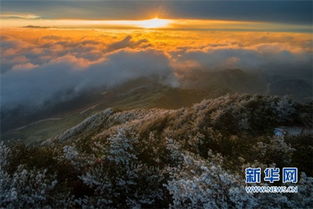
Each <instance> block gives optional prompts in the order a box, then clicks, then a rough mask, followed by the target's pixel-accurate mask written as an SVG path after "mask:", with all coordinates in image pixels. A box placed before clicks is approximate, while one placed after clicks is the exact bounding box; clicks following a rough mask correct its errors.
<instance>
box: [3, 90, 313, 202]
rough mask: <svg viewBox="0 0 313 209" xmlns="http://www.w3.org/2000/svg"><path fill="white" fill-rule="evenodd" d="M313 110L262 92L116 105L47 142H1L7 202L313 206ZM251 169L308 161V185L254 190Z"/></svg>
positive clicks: (302, 170)
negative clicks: (175, 103) (177, 103)
mask: <svg viewBox="0 0 313 209" xmlns="http://www.w3.org/2000/svg"><path fill="white" fill-rule="evenodd" d="M312 115H313V106H312V103H308V104H299V103H295V102H293V101H292V100H289V99H288V98H279V97H271V96H255V95H232V96H230V95H227V96H223V97H219V98H216V99H210V100H204V101H202V102H201V103H198V104H195V105H193V106H192V107H184V108H180V109H176V110H166V109H158V108H152V109H142V108H140V109H133V110H126V111H118V110H113V109H110V108H108V109H105V110H103V111H100V112H98V113H97V114H95V115H92V116H90V117H88V118H87V119H85V120H84V121H82V122H81V123H79V124H78V125H76V126H74V127H72V128H70V129H68V130H66V131H64V132H63V133H62V134H60V135H58V136H56V137H53V138H50V139H49V140H46V141H44V142H43V143H42V144H41V145H37V146H31V147H30V146H25V145H21V144H17V143H12V144H10V145H5V144H3V143H1V145H0V208H2V207H3V208H169V207H172V208H312V207H313V204H312V199H313V178H312V177H310V176H312V175H313V173H312V171H313V167H312V165H313V162H312V159H313V157H312V153H313V137H312ZM275 128H280V129H283V130H284V135H279V136H275V135H274V130H275ZM247 167H261V168H266V167H279V168H282V167H298V169H299V182H298V183H297V186H298V190H299V191H298V193H295V194H255V195H252V194H249V193H247V192H246V191H245V189H244V187H245V183H244V178H245V177H244V168H247ZM278 185H279V184H278Z"/></svg>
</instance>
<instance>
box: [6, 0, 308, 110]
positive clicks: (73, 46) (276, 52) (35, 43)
mask: <svg viewBox="0 0 313 209" xmlns="http://www.w3.org/2000/svg"><path fill="white" fill-rule="evenodd" d="M1 4H2V5H1V14H0V21H1V41H0V47H1V80H2V81H3V82H2V91H1V96H2V97H3V98H4V99H3V101H2V103H3V104H4V105H8V106H12V105H13V104H14V105H16V104H20V103H26V102H29V101H32V102H33V101H34V97H35V98H36V103H38V104H41V103H42V102H43V101H46V100H48V99H50V98H51V97H52V96H53V95H55V94H56V93H57V92H62V91H66V90H68V89H71V90H73V92H75V93H79V92H81V91H84V90H86V89H88V88H92V87H98V86H102V85H104V86H114V85H116V84H119V83H121V82H124V81H125V80H128V79H132V78H137V77H140V76H149V75H154V74H157V75H161V76H163V77H164V82H167V83H170V85H175V86H177V85H179V82H180V76H182V74H184V73H188V72H191V71H192V70H193V69H204V70H217V69H228V68H240V69H244V70H245V69H246V70H262V71H271V72H275V71H276V70H278V69H279V70H284V71H285V72H284V73H291V72H295V71H300V70H303V69H304V70H308V69H310V66H311V65H312V2H311V1H296V0H294V1H283V0H281V1H280V0H275V1H254V0H248V1H247V0H246V1H236V0H231V1H171V0H170V1H133V0H124V1H93V0H90V1H87V0H85V1H71V0H67V1H57V0H55V1H53V0H47V1H46V0H36V1H28V0H24V1H15V0H10V1H9V0H4V1H1ZM52 83H53V84H54V85H51V84H52ZM14 105H13V106H14Z"/></svg>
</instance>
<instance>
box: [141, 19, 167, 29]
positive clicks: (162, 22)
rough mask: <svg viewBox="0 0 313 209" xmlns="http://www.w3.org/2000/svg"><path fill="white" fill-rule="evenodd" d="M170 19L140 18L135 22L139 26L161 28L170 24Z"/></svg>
mask: <svg viewBox="0 0 313 209" xmlns="http://www.w3.org/2000/svg"><path fill="white" fill-rule="evenodd" d="M170 22H171V21H170V20H166V19H159V18H153V19H150V20H141V21H138V22H137V23H136V25H138V26H139V27H142V28H163V27H166V26H168V25H169V24H170Z"/></svg>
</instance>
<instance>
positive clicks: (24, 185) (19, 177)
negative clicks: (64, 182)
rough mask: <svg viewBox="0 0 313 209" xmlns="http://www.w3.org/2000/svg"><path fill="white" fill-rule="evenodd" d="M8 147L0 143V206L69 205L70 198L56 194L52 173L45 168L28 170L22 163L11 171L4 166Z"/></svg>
mask: <svg viewBox="0 0 313 209" xmlns="http://www.w3.org/2000/svg"><path fill="white" fill-rule="evenodd" d="M9 153H10V149H9V148H8V147H7V146H6V145H4V143H2V142H1V143H0V156H1V160H0V162H1V163H0V208H12V209H18V208H21V209H22V208H55V207H70V206H71V198H70V197H69V196H68V195H66V194H62V195H61V194H60V196H59V195H58V194H56V193H55V192H54V191H53V190H54V188H55V186H56V184H57V181H56V180H55V176H54V175H49V174H48V173H47V170H28V169H26V168H24V167H23V166H22V165H20V166H18V167H17V169H16V170H15V171H14V172H13V173H8V172H7V171H6V169H5V166H6V165H7V164H8V163H9V160H10V159H9V157H10V156H9Z"/></svg>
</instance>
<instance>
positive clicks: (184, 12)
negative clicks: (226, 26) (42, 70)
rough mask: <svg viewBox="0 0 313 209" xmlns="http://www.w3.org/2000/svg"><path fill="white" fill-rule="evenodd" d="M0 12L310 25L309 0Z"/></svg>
mask: <svg viewBox="0 0 313 209" xmlns="http://www.w3.org/2000/svg"><path fill="white" fill-rule="evenodd" d="M1 12H2V13H13V12H14V13H32V14H36V15H39V16H41V17H43V18H82V19H85V18H87V19H142V18H149V17H153V16H155V15H158V16H159V17H161V18H204V19H229V20H256V21H268V22H280V23H292V24H312V1H301V0H298V1H297V0H293V1H287V0H274V1H273V0H265V1H261V0H258V1H256V0H246V1H240V0H228V1H225V0H220V1H212V0H206V1H205V0H202V1H191V0H189V1H188V0H187V1H186V0H185V1H182V0H176V1H173V0H169V1H168V0H167V1H165V0H164V1H151V0H148V1H136V0H124V1H107V0H103V1H95V0H85V1H82V0H79V1H73V0H67V1H66V0H65V1H58V0H36V1H28V0H23V1H16V0H2V8H1Z"/></svg>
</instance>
